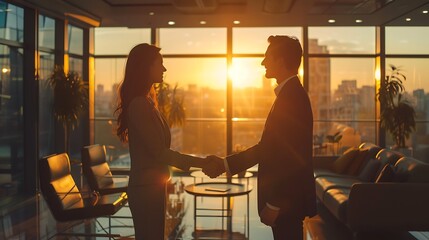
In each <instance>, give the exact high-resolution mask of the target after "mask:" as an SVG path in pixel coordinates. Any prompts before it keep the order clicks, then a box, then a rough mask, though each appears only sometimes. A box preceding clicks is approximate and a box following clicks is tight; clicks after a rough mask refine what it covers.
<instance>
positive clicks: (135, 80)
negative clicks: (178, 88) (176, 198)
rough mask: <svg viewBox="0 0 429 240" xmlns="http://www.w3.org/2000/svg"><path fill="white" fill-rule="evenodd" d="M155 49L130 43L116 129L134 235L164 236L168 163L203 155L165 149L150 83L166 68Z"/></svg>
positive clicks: (166, 135)
mask: <svg viewBox="0 0 429 240" xmlns="http://www.w3.org/2000/svg"><path fill="white" fill-rule="evenodd" d="M159 51H160V49H159V48H157V47H155V46H152V45H148V44H139V45H137V46H135V47H134V48H133V49H132V50H131V52H130V54H129V56H128V60H127V64H126V69H125V77H124V80H123V82H122V83H121V86H120V88H119V101H118V107H117V109H116V112H115V113H117V120H118V129H117V135H118V136H119V138H120V140H121V141H122V142H128V143H129V150H130V157H131V172H130V180H129V185H128V191H127V192H128V200H129V205H130V209H131V214H132V216H133V221H134V229H135V237H136V239H144V240H146V239H147V240H152V239H154V240H158V239H164V222H165V219H164V216H165V202H166V183H167V181H168V179H169V178H170V172H169V165H172V166H175V167H178V168H180V169H183V170H188V169H189V168H190V167H191V166H195V167H203V166H204V165H205V163H206V162H207V161H208V160H206V159H203V158H197V157H192V156H189V155H185V154H181V153H178V152H175V151H173V150H171V149H170V141H171V136H170V130H169V127H168V124H167V122H166V121H165V119H164V117H163V116H162V114H161V113H160V112H159V111H158V108H157V101H156V98H155V97H154V90H153V86H152V85H153V84H154V83H161V82H162V81H163V74H164V72H165V71H166V69H165V67H164V65H163V61H162V56H161V54H160V53H159Z"/></svg>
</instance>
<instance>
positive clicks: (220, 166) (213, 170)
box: [202, 155, 225, 178]
mask: <svg viewBox="0 0 429 240" xmlns="http://www.w3.org/2000/svg"><path fill="white" fill-rule="evenodd" d="M206 159H207V160H208V163H207V164H206V165H205V166H204V167H203V169H202V170H203V172H204V174H206V175H207V176H209V177H211V178H215V177H218V176H219V175H221V174H222V173H224V172H225V165H224V163H223V161H224V160H223V159H222V158H220V157H218V156H215V155H209V156H207V157H206Z"/></svg>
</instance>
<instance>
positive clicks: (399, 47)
mask: <svg viewBox="0 0 429 240" xmlns="http://www.w3.org/2000/svg"><path fill="white" fill-rule="evenodd" d="M428 42H429V27H408V26H407V27H386V53H387V54H429V44H428Z"/></svg>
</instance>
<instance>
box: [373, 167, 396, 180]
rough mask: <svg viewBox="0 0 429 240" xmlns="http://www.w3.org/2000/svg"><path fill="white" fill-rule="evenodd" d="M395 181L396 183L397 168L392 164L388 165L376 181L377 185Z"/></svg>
mask: <svg viewBox="0 0 429 240" xmlns="http://www.w3.org/2000/svg"><path fill="white" fill-rule="evenodd" d="M394 181H395V168H394V167H393V166H392V165H390V164H386V165H385V166H384V167H383V170H381V172H380V174H379V175H378V177H377V179H376V180H375V182H376V183H379V182H394Z"/></svg>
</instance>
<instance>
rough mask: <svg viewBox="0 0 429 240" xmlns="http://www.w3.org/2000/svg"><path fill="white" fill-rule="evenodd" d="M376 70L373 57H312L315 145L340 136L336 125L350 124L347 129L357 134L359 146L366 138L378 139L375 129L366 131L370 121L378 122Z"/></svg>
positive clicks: (310, 91)
mask: <svg viewBox="0 0 429 240" xmlns="http://www.w3.org/2000/svg"><path fill="white" fill-rule="evenodd" d="M374 69H375V60H374V59H372V58H310V60H309V81H310V82H309V96H310V101H311V105H312V109H313V119H314V122H315V125H314V129H313V130H314V136H315V141H314V142H315V144H317V143H318V142H319V143H325V142H327V141H328V139H327V138H326V136H328V135H333V134H335V133H336V132H340V133H341V131H340V130H338V129H337V128H338V126H337V125H333V124H334V123H335V122H338V123H339V124H347V125H346V126H345V127H349V128H352V129H351V130H352V132H355V133H356V134H358V136H359V138H358V137H357V136H356V138H354V139H355V142H354V143H356V144H359V143H358V141H357V140H361V139H363V138H364V137H365V138H368V139H370V140H375V138H373V137H374V135H373V134H375V129H374V128H373V127H372V128H371V131H372V132H368V129H366V126H367V124H368V122H369V123H371V122H375V93H376V90H375V78H374V76H375V75H374ZM316 123H317V124H316ZM363 126H364V127H365V128H363ZM370 126H372V125H371V124H370ZM341 127H344V126H341ZM351 130H350V129H348V130H347V131H351ZM343 141H345V140H343ZM349 144H351V143H347V146H348V145H349ZM345 145H346V144H345V143H343V147H345Z"/></svg>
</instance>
